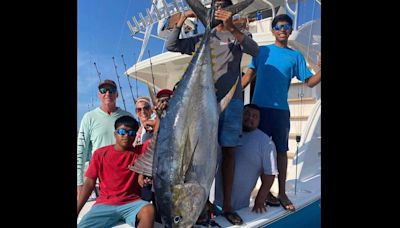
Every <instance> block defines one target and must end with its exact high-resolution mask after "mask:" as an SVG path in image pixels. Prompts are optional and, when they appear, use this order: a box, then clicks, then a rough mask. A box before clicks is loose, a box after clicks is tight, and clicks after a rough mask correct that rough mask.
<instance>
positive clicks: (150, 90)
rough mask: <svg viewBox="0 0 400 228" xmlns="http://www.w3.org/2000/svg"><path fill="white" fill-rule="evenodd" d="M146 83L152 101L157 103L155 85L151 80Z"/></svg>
mask: <svg viewBox="0 0 400 228" xmlns="http://www.w3.org/2000/svg"><path fill="white" fill-rule="evenodd" d="M146 84H147V89H148V90H149V94H150V98H151V102H152V103H153V105H156V94H155V93H154V85H153V86H151V85H150V84H149V82H146Z"/></svg>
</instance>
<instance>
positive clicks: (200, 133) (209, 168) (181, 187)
mask: <svg viewBox="0 0 400 228" xmlns="http://www.w3.org/2000/svg"><path fill="white" fill-rule="evenodd" d="M186 2H187V3H188V4H189V6H190V7H191V9H192V10H193V11H194V12H195V14H196V15H197V16H198V17H199V19H200V21H201V22H202V23H203V24H204V25H205V26H206V29H205V32H204V35H203V38H202V41H201V43H200V46H199V47H198V48H197V50H196V52H195V54H194V56H193V58H192V60H191V62H190V64H189V66H188V68H187V69H186V71H185V73H184V75H183V77H182V80H181V82H180V83H179V86H178V87H177V89H176V90H175V91H174V94H173V96H172V97H171V99H170V101H169V104H168V109H167V112H166V115H165V116H164V117H163V118H161V122H160V129H159V132H158V135H157V136H155V137H156V141H153V143H152V144H153V145H150V146H149V151H148V153H146V154H145V156H144V157H142V158H141V159H139V160H138V162H137V164H135V166H134V168H133V170H135V171H139V172H140V170H141V171H142V172H140V173H144V174H146V175H149V174H150V172H149V168H150V167H151V162H150V161H151V157H152V156H153V153H152V151H153V150H154V158H153V170H152V176H153V178H154V181H153V183H154V189H155V196H156V203H157V207H158V212H159V213H160V215H161V219H162V222H163V224H164V225H165V226H166V227H192V226H193V225H194V224H195V222H196V220H197V219H198V217H199V215H200V213H201V211H202V209H203V207H204V205H205V203H206V201H207V199H208V195H209V192H210V188H211V184H212V181H213V179H214V176H215V173H216V169H217V153H218V146H219V145H218V120H219V114H220V112H221V111H222V110H223V108H224V107H226V105H227V104H228V103H229V101H230V99H231V98H232V96H233V93H234V89H235V88H236V83H238V81H237V82H236V83H235V85H234V86H233V87H232V89H231V90H230V91H229V93H228V94H227V95H226V96H225V98H224V99H222V100H221V102H220V104H218V103H217V98H216V95H215V94H216V93H215V88H214V83H215V81H214V77H213V72H212V65H213V64H216V63H214V62H213V58H212V56H211V50H210V45H209V39H210V30H211V28H212V27H214V26H216V25H218V24H219V23H221V22H220V21H216V20H213V17H214V7H212V8H211V9H207V8H205V7H204V6H203V5H202V4H201V3H200V1H197V0H187V1H186ZM251 2H253V0H246V1H243V2H241V3H238V4H236V5H233V6H229V7H227V8H226V9H228V10H230V11H231V12H233V13H237V12H239V11H240V10H242V9H244V8H245V7H247V6H248V5H249V4H250V3H251ZM213 3H214V1H212V6H213V5H214V4H213ZM154 142H155V143H154ZM154 144H155V145H154ZM154 146H155V147H154Z"/></svg>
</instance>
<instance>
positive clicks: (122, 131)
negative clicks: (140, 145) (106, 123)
mask: <svg viewBox="0 0 400 228" xmlns="http://www.w3.org/2000/svg"><path fill="white" fill-rule="evenodd" d="M115 133H117V134H119V135H125V134H128V136H135V135H136V131H134V130H129V131H128V130H125V129H123V128H120V129H117V130H115Z"/></svg>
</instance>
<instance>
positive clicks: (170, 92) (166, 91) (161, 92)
mask: <svg viewBox="0 0 400 228" xmlns="http://www.w3.org/2000/svg"><path fill="white" fill-rule="evenodd" d="M172 93H173V92H172V90H170V89H162V90H160V91H158V93H157V96H156V97H157V98H160V97H161V96H162V95H167V96H171V95H172Z"/></svg>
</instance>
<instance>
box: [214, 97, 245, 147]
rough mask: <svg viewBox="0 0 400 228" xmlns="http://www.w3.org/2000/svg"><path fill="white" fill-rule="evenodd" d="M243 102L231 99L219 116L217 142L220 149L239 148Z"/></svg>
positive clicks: (240, 143)
mask: <svg viewBox="0 0 400 228" xmlns="http://www.w3.org/2000/svg"><path fill="white" fill-rule="evenodd" d="M242 118H243V101H242V100H241V99H232V100H231V102H230V103H229V104H228V106H227V107H226V109H225V110H224V111H223V112H222V113H221V115H220V116H219V123H218V142H219V145H220V146H222V147H236V146H241V145H242V141H241V137H242Z"/></svg>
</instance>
